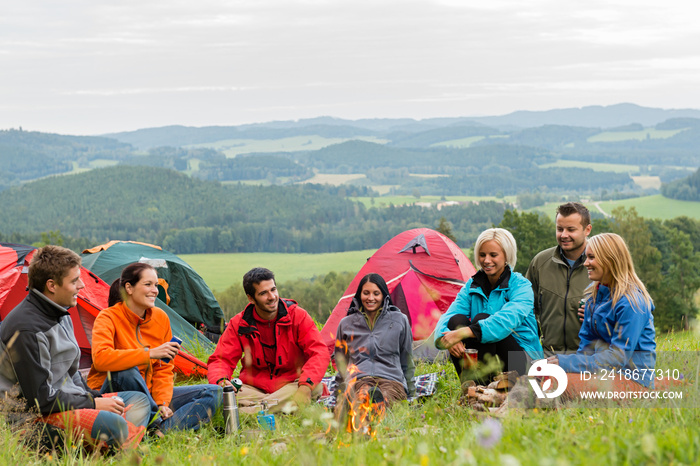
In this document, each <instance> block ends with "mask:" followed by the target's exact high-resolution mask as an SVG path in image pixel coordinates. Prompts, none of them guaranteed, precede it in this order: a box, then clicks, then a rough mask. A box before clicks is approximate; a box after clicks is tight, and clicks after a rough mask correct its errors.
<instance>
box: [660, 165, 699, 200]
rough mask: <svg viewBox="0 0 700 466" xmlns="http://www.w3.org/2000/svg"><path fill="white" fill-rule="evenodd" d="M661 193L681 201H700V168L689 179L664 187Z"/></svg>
mask: <svg viewBox="0 0 700 466" xmlns="http://www.w3.org/2000/svg"><path fill="white" fill-rule="evenodd" d="M661 193H662V194H663V195H664V196H666V197H670V198H673V199H679V200H681V201H696V202H697V201H700V168H699V169H698V170H697V171H696V172H695V173H693V174H692V175H690V176H689V177H687V178H683V179H680V180H676V181H672V182H671V183H668V184H665V185H663V186H662V187H661Z"/></svg>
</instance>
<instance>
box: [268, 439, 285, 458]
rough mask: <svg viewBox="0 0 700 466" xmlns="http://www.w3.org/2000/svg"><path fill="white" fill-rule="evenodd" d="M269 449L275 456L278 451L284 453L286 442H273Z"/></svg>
mask: <svg viewBox="0 0 700 466" xmlns="http://www.w3.org/2000/svg"><path fill="white" fill-rule="evenodd" d="M270 451H271V452H272V454H273V455H275V456H277V455H279V454H280V453H284V452H285V451H287V444H286V443H282V442H278V443H273V444H272V445H271V446H270Z"/></svg>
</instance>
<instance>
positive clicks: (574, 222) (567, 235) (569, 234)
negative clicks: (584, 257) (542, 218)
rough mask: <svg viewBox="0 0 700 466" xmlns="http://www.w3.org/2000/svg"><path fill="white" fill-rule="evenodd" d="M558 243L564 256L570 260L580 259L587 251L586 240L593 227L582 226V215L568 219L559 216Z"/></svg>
mask: <svg viewBox="0 0 700 466" xmlns="http://www.w3.org/2000/svg"><path fill="white" fill-rule="evenodd" d="M556 223H557V243H559V247H560V248H561V250H562V251H564V255H565V256H566V257H567V258H568V259H570V260H575V259H578V258H579V257H580V256H581V254H583V251H584V250H585V249H586V238H588V235H589V234H590V232H591V225H590V224H589V225H586V226H585V227H584V226H583V225H582V224H581V214H578V213H575V214H571V215H568V216H566V217H564V216H562V215H561V214H557V221H556Z"/></svg>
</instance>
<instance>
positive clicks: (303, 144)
mask: <svg viewBox="0 0 700 466" xmlns="http://www.w3.org/2000/svg"><path fill="white" fill-rule="evenodd" d="M351 139H357V140H362V141H369V142H376V143H378V144H383V143H385V142H387V141H386V140H384V139H377V138H375V137H373V136H367V137H364V136H359V137H356V138H325V137H323V136H315V135H309V136H294V137H288V138H281V139H226V140H222V141H216V142H208V143H203V144H192V145H189V146H186V147H207V148H210V149H216V150H219V151H221V152H223V153H224V154H226V157H235V156H236V155H238V154H249V153H253V152H296V151H302V150H318V149H323V148H324V147H326V146H331V145H333V144H340V143H341V142H345V141H350V140H351Z"/></svg>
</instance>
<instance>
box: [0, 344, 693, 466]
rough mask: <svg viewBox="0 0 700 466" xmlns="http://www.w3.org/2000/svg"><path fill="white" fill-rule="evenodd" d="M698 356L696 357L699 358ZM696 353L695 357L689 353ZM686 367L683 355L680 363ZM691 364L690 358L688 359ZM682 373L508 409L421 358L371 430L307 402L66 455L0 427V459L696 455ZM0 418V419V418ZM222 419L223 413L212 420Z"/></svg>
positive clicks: (610, 459) (367, 461)
mask: <svg viewBox="0 0 700 466" xmlns="http://www.w3.org/2000/svg"><path fill="white" fill-rule="evenodd" d="M658 348H659V350H663V351H668V352H671V354H672V355H673V354H676V355H678V357H681V358H683V357H687V356H688V355H690V356H691V357H692V356H694V355H695V354H697V353H692V354H691V353H689V352H691V351H697V349H698V344H697V335H695V334H692V333H679V334H671V335H659V336H658ZM695 359H697V358H695ZM693 362H695V361H693ZM679 366H680V367H681V368H682V367H683V366H682V363H679ZM686 366H688V364H686ZM683 370H684V372H683V374H684V380H685V381H686V382H687V383H688V385H685V386H683V387H682V388H681V390H683V395H684V397H683V399H682V400H678V401H676V402H675V406H676V407H675V408H654V407H645V406H649V403H644V402H643V401H639V402H637V401H636V400H630V401H629V402H619V403H616V404H615V405H614V407H611V408H594V407H582V406H581V405H580V404H578V403H577V402H573V403H569V404H563V405H562V406H561V407H560V408H559V409H553V408H543V407H541V406H540V407H539V408H529V409H524V408H520V409H509V410H507V411H505V412H503V413H502V414H501V415H495V414H493V413H483V412H476V411H474V410H472V409H471V408H468V407H465V406H462V405H460V404H459V403H457V399H458V397H459V395H460V386H459V382H458V379H457V377H456V375H455V372H454V369H453V367H452V366H451V364H450V363H446V364H445V363H419V364H418V365H417V367H416V374H425V373H432V372H437V373H440V372H442V371H445V372H444V375H443V376H441V378H440V380H439V381H438V384H437V392H436V393H435V395H433V396H431V397H429V398H423V399H422V401H419V402H414V403H411V404H408V403H405V402H402V403H397V404H396V405H394V406H393V407H392V408H391V409H390V410H389V411H388V413H387V415H386V416H385V418H384V419H383V420H382V421H381V422H380V423H376V424H375V425H374V427H375V430H376V437H375V438H367V437H365V436H363V435H361V434H355V435H352V434H349V433H347V432H345V431H343V430H340V431H339V430H338V429H337V428H336V426H337V423H336V424H334V422H333V416H332V414H331V413H330V412H329V411H327V410H325V409H324V408H322V407H321V406H319V405H312V406H309V407H307V408H305V409H304V410H302V411H301V412H299V413H297V414H296V415H277V416H275V421H276V430H274V431H271V432H268V431H262V430H260V428H259V426H258V424H257V422H256V418H255V417H254V416H250V415H241V421H242V435H240V436H238V435H231V436H227V437H223V436H221V435H219V434H217V433H216V432H215V430H214V429H213V428H212V427H211V426H205V427H204V428H203V429H201V430H200V431H198V432H192V431H183V432H171V433H169V434H168V435H167V436H166V438H165V439H162V440H160V441H153V440H145V441H144V442H142V443H141V445H140V446H139V448H138V450H137V451H133V452H125V453H123V454H119V455H117V456H115V457H111V458H98V457H92V456H89V455H87V454H85V453H84V452H83V451H82V450H81V449H80V448H75V445H72V446H70V445H69V447H68V448H67V452H66V453H64V454H63V456H62V457H60V456H58V455H56V453H55V452H54V453H44V454H39V453H37V452H36V451H35V450H34V449H33V448H32V447H27V446H26V445H24V444H23V443H22V441H21V439H22V437H21V435H20V434H15V433H13V432H12V431H11V430H10V429H8V428H2V429H0V463H2V464H8V465H10V464H11V465H15V464H21V465H28V464H61V465H88V464H100V465H101V464H114V465H125V466H126V465H144V466H148V465H159V464H178V465H179V464H182V465H197V466H214V465H228V464H244V465H255V466H266V465H305V466H316V465H323V466H325V465H368V466H369V465H406V466H409V465H410V466H412V465H420V466H431V465H436V466H439V465H454V466H458V465H470V466H471V465H482V464H483V465H507V466H519V465H522V466H529V465H551V466H559V465H562V466H563V465H601V466H602V465H617V464H620V465H670V464H675V465H682V464H698V462H699V461H700V429H698V422H699V421H700V409H698V408H697V401H698V396H697V375H698V374H697V367H693V366H692V364H691V365H690V367H686V368H685V369H683ZM0 422H1V421H0ZM222 424H223V421H222V418H221V415H220V414H219V415H217V416H216V417H215V418H214V425H216V426H221V425H222Z"/></svg>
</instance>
